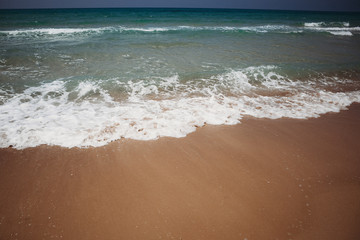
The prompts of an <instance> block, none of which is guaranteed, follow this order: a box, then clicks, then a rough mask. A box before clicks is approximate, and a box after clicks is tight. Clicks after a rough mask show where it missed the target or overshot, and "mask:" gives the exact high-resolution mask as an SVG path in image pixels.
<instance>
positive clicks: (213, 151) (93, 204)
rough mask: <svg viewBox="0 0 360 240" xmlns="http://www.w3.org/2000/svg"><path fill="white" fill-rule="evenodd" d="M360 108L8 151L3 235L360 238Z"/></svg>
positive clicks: (2, 175)
mask: <svg viewBox="0 0 360 240" xmlns="http://www.w3.org/2000/svg"><path fill="white" fill-rule="evenodd" d="M359 137H360V104H352V105H351V106H350V107H349V110H345V111H341V112H340V113H328V114H325V115H322V116H321V117H319V118H312V119H307V120H296V119H275V120H271V119H254V118H246V119H243V120H242V121H241V123H240V124H237V125H232V126H224V125H222V126H212V125H206V126H205V127H202V128H198V129H197V130H196V131H195V132H193V133H190V134H189V135H187V136H186V137H184V138H160V139H158V140H150V141H136V140H118V141H114V142H112V143H109V144H108V145H106V146H103V147H96V148H95V147H91V148H86V149H80V148H72V149H66V148H61V147H56V146H46V145H45V146H44V145H42V146H39V147H35V148H27V149H24V150H16V149H11V148H7V149H0V239H160V238H161V239H248V240H250V239H356V238H359V237H360V231H359V230H358V225H359V223H360V206H359V202H360V142H359V141H358V139H359Z"/></svg>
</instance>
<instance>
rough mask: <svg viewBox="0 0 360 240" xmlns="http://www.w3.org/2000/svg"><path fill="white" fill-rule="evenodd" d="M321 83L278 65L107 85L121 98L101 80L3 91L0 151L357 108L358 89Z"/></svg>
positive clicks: (180, 133)
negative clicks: (118, 92)
mask: <svg viewBox="0 0 360 240" xmlns="http://www.w3.org/2000/svg"><path fill="white" fill-rule="evenodd" d="M332 81H333V82H334V84H335V85H336V84H337V83H338V82H341V81H342V80H341V79H337V78H333V79H332ZM349 81H350V80H349ZM325 82H326V83H329V80H328V79H327V80H326V81H325ZM319 83H321V81H317V82H311V81H310V80H309V82H306V81H296V80H292V79H289V78H288V77H287V76H285V75H283V74H280V73H279V69H278V68H277V67H276V66H259V67H249V68H245V69H238V70H235V69H230V70H229V71H226V72H224V73H222V74H219V75H215V76H212V77H210V78H208V79H196V80H189V81H181V80H180V77H179V76H178V75H173V76H169V77H159V78H158V79H156V80H149V81H145V80H138V81H135V80H132V81H128V82H120V81H114V80H113V81H112V82H111V86H112V87H114V85H116V84H121V86H122V87H124V86H125V88H124V89H125V90H126V97H125V98H122V99H120V100H119V99H118V100H116V98H115V97H114V96H113V95H112V93H111V89H107V88H106V81H93V80H83V81H80V82H77V81H72V80H71V79H58V80H56V81H53V82H47V83H42V84H40V85H38V86H35V87H29V88H27V89H25V90H24V91H23V92H21V93H14V92H11V91H8V90H5V89H4V88H1V89H2V90H1V91H0V95H1V96H3V99H1V101H2V102H3V104H2V105H0V136H1V137H0V147H8V146H9V145H13V146H14V147H15V148H17V149H22V148H26V147H34V146H38V145H41V144H48V145H59V146H63V147H88V146H102V145H105V144H107V143H109V142H111V141H114V140H117V139H120V138H130V139H137V140H150V139H157V138H159V137H163V136H169V137H184V136H186V135H187V134H189V133H190V132H193V131H195V130H196V127H200V126H203V125H205V124H206V123H207V124H215V125H219V124H236V123H239V122H240V121H241V119H242V118H243V117H244V116H253V117H257V118H271V119H276V118H281V117H288V118H301V119H305V118H309V117H318V116H319V115H320V114H324V113H327V112H338V111H340V110H341V109H345V108H346V107H347V106H349V105H350V104H351V103H353V102H360V91H352V92H332V91H330V90H325V89H327V88H329V86H330V85H327V86H326V87H327V88H322V87H321V84H320V85H319Z"/></svg>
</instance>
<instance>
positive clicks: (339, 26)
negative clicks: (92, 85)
mask: <svg viewBox="0 0 360 240" xmlns="http://www.w3.org/2000/svg"><path fill="white" fill-rule="evenodd" d="M304 30H311V31H325V32H330V31H331V32H345V31H347V32H350V31H356V32H357V31H360V27H350V24H349V23H348V22H340V23H325V22H311V23H304V27H295V26H288V25H258V26H165V27H129V26H112V27H97V28H38V29H16V30H7V31H0V34H5V35H8V36H15V37H42V36H44V37H46V36H48V37H71V36H77V37H79V36H92V35H98V34H104V33H127V32H143V33H161V32H171V31H222V32H241V31H245V32H256V33H268V32H276V33H302V32H303V31H304ZM339 35H340V34H339ZM348 35H349V34H348Z"/></svg>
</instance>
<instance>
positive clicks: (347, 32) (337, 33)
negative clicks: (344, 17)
mask: <svg viewBox="0 0 360 240" xmlns="http://www.w3.org/2000/svg"><path fill="white" fill-rule="evenodd" d="M329 33H331V34H333V35H338V36H352V35H353V34H352V33H351V32H349V31H329Z"/></svg>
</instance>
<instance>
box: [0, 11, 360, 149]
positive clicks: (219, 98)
mask: <svg viewBox="0 0 360 240" xmlns="http://www.w3.org/2000/svg"><path fill="white" fill-rule="evenodd" d="M0 46H1V47H0V147H8V146H9V145H13V146H14V147H16V148H25V147H31V146H37V145H40V144H49V145H60V146H65V147H75V146H77V147H86V146H101V145H104V144H106V143H108V142H110V141H113V140H116V139H120V138H132V139H139V140H148V139H156V138H158V137H161V136H171V137H183V136H186V135H187V134H188V133H190V132H192V131H195V129H196V127H197V126H203V125H204V124H205V123H208V124H236V123H238V122H239V121H240V120H241V119H242V118H243V117H244V116H253V117H259V118H263V117H265V118H281V117H289V118H309V117H317V116H319V115H320V114H323V113H326V112H337V111H339V110H341V109H345V108H346V106H348V105H350V104H351V103H353V102H360V81H359V80H360V79H359V76H360V14H359V13H333V12H332V13H326V12H294V11H256V10H214V9H212V10H209V9H66V10H65V9H58V10H1V11H0Z"/></svg>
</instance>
